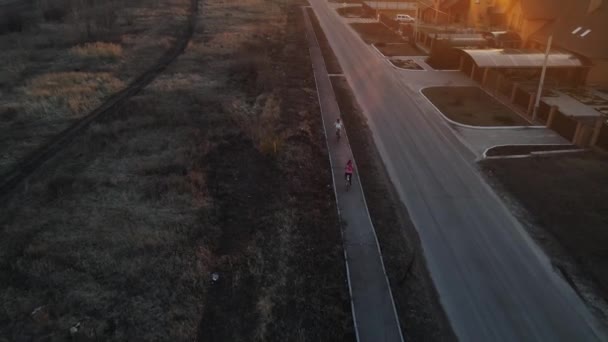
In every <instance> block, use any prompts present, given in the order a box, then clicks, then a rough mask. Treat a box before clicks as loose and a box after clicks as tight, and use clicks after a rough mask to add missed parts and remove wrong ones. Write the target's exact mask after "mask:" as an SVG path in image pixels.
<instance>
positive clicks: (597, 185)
mask: <svg viewBox="0 0 608 342" xmlns="http://www.w3.org/2000/svg"><path fill="white" fill-rule="evenodd" d="M480 167H481V168H482V170H483V171H484V173H485V174H486V176H487V177H488V178H489V179H490V181H491V183H493V184H494V186H495V187H497V188H498V189H499V190H500V191H501V192H502V193H503V194H505V196H508V197H512V198H514V199H515V200H516V201H517V203H519V204H521V205H522V206H523V208H524V209H525V212H526V213H525V214H524V215H525V216H526V217H523V218H522V217H521V216H522V214H521V213H520V212H518V210H516V209H517V208H512V209H513V210H514V212H515V214H516V215H517V216H519V217H520V219H522V221H531V222H532V224H533V225H534V226H535V227H538V228H537V229H540V231H532V232H531V235H532V236H533V237H535V239H536V240H537V241H538V242H539V244H540V245H541V246H543V247H544V248H545V250H547V253H548V255H549V256H550V257H551V259H552V262H553V263H554V264H556V265H558V267H560V268H562V266H563V265H564V264H566V263H568V262H570V261H573V262H574V263H575V264H576V266H577V267H575V268H579V269H580V270H574V271H575V273H582V276H583V277H588V278H590V279H591V280H592V282H594V283H595V285H596V286H597V287H598V288H599V292H600V294H601V296H602V297H603V298H604V299H608V247H607V246H608V229H607V227H608V201H606V198H607V196H608V174H607V173H606V170H607V169H608V158H607V157H606V156H604V155H600V154H596V153H592V152H588V153H580V154H579V153H577V154H562V155H552V156H536V157H531V158H518V159H491V160H490V159H487V160H483V161H481V163H480ZM507 202H508V201H507ZM555 242H557V244H558V245H559V248H555V247H554V246H552V244H554V243H555ZM564 255H565V256H566V257H567V258H564ZM564 259H565V260H566V261H564ZM565 269H566V270H567V271H570V269H569V268H568V267H565ZM577 271H578V272H577ZM580 271H582V272H580ZM571 276H573V277H574V278H576V277H578V276H579V274H571Z"/></svg>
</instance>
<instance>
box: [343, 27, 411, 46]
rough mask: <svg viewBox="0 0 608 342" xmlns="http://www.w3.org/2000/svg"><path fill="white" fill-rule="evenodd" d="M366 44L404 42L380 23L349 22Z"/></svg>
mask: <svg viewBox="0 0 608 342" xmlns="http://www.w3.org/2000/svg"><path fill="white" fill-rule="evenodd" d="M350 26H352V27H353V28H354V29H355V31H357V33H358V34H359V36H360V37H361V39H363V41H364V42H366V43H367V44H376V45H378V43H404V42H405V40H404V39H403V38H401V37H400V36H399V35H397V34H396V33H395V32H393V31H391V30H390V29H389V28H388V27H386V26H384V25H383V24H381V23H353V24H350Z"/></svg>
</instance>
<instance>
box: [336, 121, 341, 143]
mask: <svg viewBox="0 0 608 342" xmlns="http://www.w3.org/2000/svg"><path fill="white" fill-rule="evenodd" d="M341 132H342V121H340V118H338V119H337V120H336V136H337V137H338V138H340V133H341Z"/></svg>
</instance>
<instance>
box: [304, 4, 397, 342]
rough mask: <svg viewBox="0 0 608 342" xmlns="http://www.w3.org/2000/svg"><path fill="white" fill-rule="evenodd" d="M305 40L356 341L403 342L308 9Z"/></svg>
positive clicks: (377, 247) (350, 152) (305, 17)
mask: <svg viewBox="0 0 608 342" xmlns="http://www.w3.org/2000/svg"><path fill="white" fill-rule="evenodd" d="M303 11H304V20H305V24H306V36H307V37H308V45H309V51H310V58H311V60H312V64H313V69H314V75H315V80H316V84H317V92H318V95H319V104H320V106H321V115H322V118H323V123H324V128H325V134H326V136H327V137H328V140H327V148H328V150H329V157H330V162H331V164H332V173H333V178H334V188H335V191H336V198H337V202H338V209H339V211H340V217H341V220H342V222H343V223H344V228H343V230H342V239H343V243H344V254H345V259H346V267H347V272H348V280H349V290H350V294H351V304H352V310H353V319H354V322H355V331H356V334H357V340H358V341H360V342H367V341H370V342H382V341H386V342H388V341H403V336H402V335H401V329H400V327H399V320H398V318H397V313H396V311H395V304H394V302H393V297H392V293H391V290H390V287H389V283H388V279H387V278H386V272H385V270H384V264H383V263H382V255H381V253H380V248H379V246H378V240H377V238H376V233H375V231H374V227H373V225H372V222H371V219H370V217H369V212H368V210H367V204H366V203H365V197H364V194H363V189H362V188H361V186H360V184H361V183H360V181H359V177H358V175H357V168H356V163H355V173H354V175H353V179H352V181H353V186H352V187H351V189H350V191H348V192H347V191H346V189H345V182H344V166H345V165H346V162H347V161H348V159H353V161H354V158H353V157H352V151H351V149H350V146H349V144H348V138H347V137H346V134H343V136H342V139H341V141H340V142H338V141H337V140H336V137H335V131H334V126H333V123H334V122H335V121H336V119H337V118H338V115H339V113H340V110H339V108H338V103H337V102H336V97H335V94H334V90H333V88H332V86H331V81H330V79H329V75H328V74H327V69H326V67H325V61H324V60H323V55H322V54H321V48H320V47H319V44H318V41H317V38H316V36H315V33H314V30H313V27H312V24H311V22H310V18H309V16H308V13H307V12H306V8H303Z"/></svg>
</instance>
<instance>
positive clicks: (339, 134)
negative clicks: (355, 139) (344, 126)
mask: <svg viewBox="0 0 608 342" xmlns="http://www.w3.org/2000/svg"><path fill="white" fill-rule="evenodd" d="M341 131H342V130H341V129H339V128H338V129H336V140H337V141H338V142H340V136H341V135H342V133H340V132H341Z"/></svg>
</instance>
